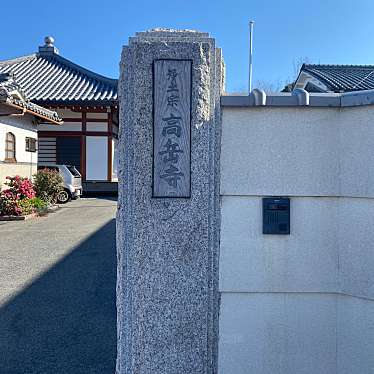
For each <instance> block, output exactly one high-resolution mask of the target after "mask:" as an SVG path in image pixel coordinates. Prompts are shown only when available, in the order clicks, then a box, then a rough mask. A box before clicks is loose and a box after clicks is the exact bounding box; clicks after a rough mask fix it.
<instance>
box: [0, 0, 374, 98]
mask: <svg viewBox="0 0 374 374" xmlns="http://www.w3.org/2000/svg"><path fill="white" fill-rule="evenodd" d="M0 9H1V13H2V25H1V29H2V32H1V33H0V60H3V59H8V58H13V57H17V56H21V55H25V54H29V53H32V52H35V51H36V50H37V47H38V46H39V45H40V44H42V41H43V38H44V36H46V35H52V36H54V38H55V39H56V46H57V47H58V48H59V49H60V54H61V55H63V56H64V57H66V58H68V59H71V60H72V61H74V62H76V63H78V64H80V65H82V66H84V67H86V68H89V69H92V70H94V71H95V72H97V73H100V74H103V75H107V76H110V77H117V76H118V62H119V58H120V53H121V48H122V45H124V44H127V40H128V38H129V37H130V36H132V35H133V34H134V33H135V32H136V31H142V30H146V29H150V28H154V27H172V28H189V29H198V30H201V31H208V32H209V33H210V34H211V36H213V37H214V38H216V41H217V45H218V46H219V47H221V48H222V49H223V55H224V59H225V62H226V69H227V76H226V77H227V79H226V88H227V91H229V92H233V91H236V92H238V91H245V90H246V89H247V66H248V20H249V19H253V20H254V21H255V30H254V65H253V75H254V76H253V80H254V82H255V84H254V85H255V86H256V83H261V84H263V83H262V82H265V84H269V85H272V86H279V85H282V84H283V83H284V82H286V81H288V80H290V79H292V78H293V75H294V70H295V68H294V64H295V62H297V61H301V60H302V59H304V58H308V60H309V61H310V62H313V63H330V64H335V63H338V64H374V45H373V42H372V36H373V34H374V32H373V31H374V22H373V14H374V1H372V0H360V1H355V2H353V1H348V0H340V1H338V0H334V1H329V0H324V1H323V0H314V1H302V0H298V1H294V0H283V1H281V0H279V1H275V0H267V1H264V0H238V1H235V0H231V1H228V0H222V1H221V0H216V1H214V0H209V1H204V0H185V1H181V0H168V1H165V0H160V1H157V0H153V1H151V0H136V1H135V0H131V1H130V0H122V1H110V0H107V1H102V0H100V1H99V0H90V1H82V0H75V1H72V0H64V1H61V2H55V1H51V0H48V1H44V0H43V1H42V0H36V1H35V0H18V1H6V2H4V3H2V4H1V8H0Z"/></svg>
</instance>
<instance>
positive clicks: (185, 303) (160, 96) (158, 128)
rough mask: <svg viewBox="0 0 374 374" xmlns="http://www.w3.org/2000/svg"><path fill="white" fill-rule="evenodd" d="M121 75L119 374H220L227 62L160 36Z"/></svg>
mask: <svg viewBox="0 0 374 374" xmlns="http://www.w3.org/2000/svg"><path fill="white" fill-rule="evenodd" d="M120 67H121V76H120V82H119V95H120V136H119V145H118V151H119V159H120V175H119V199H118V215H117V253H118V280H117V310H118V357H117V373H118V374H119V373H120V374H130V373H131V374H135V373H136V374H195V373H196V374H197V373H201V374H203V373H204V374H208V373H209V374H210V373H216V372H217V340H218V309H219V295H218V253H219V225H220V208H219V155H220V136H221V125H220V115H221V114H220V94H221V90H222V82H223V75H222V71H223V69H222V68H223V62H222V57H221V51H220V50H219V49H217V48H216V47H215V41H214V39H212V38H210V37H209V35H208V34H206V33H201V32H196V31H189V30H183V31H176V30H164V29H157V30H151V31H147V32H141V33H137V34H136V36H135V37H133V38H130V40H129V46H125V47H124V48H123V52H122V59H121V66H120Z"/></svg>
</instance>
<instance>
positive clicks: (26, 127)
mask: <svg viewBox="0 0 374 374" xmlns="http://www.w3.org/2000/svg"><path fill="white" fill-rule="evenodd" d="M32 119H33V117H31V116H29V115H25V116H23V117H20V116H6V117H0V161H4V159H5V137H6V133H7V132H12V133H13V134H14V135H15V137H16V159H17V162H27V163H36V162H37V152H26V138H27V137H30V138H35V139H36V138H37V127H36V125H33V123H32Z"/></svg>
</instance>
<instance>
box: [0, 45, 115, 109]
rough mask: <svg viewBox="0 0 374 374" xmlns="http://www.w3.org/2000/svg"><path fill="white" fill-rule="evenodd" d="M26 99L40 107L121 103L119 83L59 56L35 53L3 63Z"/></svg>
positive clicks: (2, 68) (1, 66)
mask: <svg viewBox="0 0 374 374" xmlns="http://www.w3.org/2000/svg"><path fill="white" fill-rule="evenodd" d="M0 73H12V74H13V75H14V77H15V79H16V81H17V83H18V84H19V85H20V87H22V90H23V91H24V92H25V94H26V96H27V97H28V98H29V99H30V100H32V101H33V102H35V103H38V104H40V105H74V104H75V105H88V106H89V105H91V106H92V105H110V104H113V103H116V101H117V80H116V79H110V78H106V77H104V76H102V75H99V74H96V73H94V72H92V71H90V70H87V69H85V68H83V67H81V66H79V65H77V64H74V63H73V62H71V61H69V60H67V59H66V58H64V57H62V56H60V55H58V54H57V53H43V52H39V53H35V54H32V55H29V56H24V57H20V58H17V59H13V60H6V61H0Z"/></svg>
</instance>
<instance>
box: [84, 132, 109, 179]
mask: <svg viewBox="0 0 374 374" xmlns="http://www.w3.org/2000/svg"><path fill="white" fill-rule="evenodd" d="M86 152H87V153H86V179H87V180H107V179H108V138H107V137H106V136H87V137H86Z"/></svg>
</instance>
